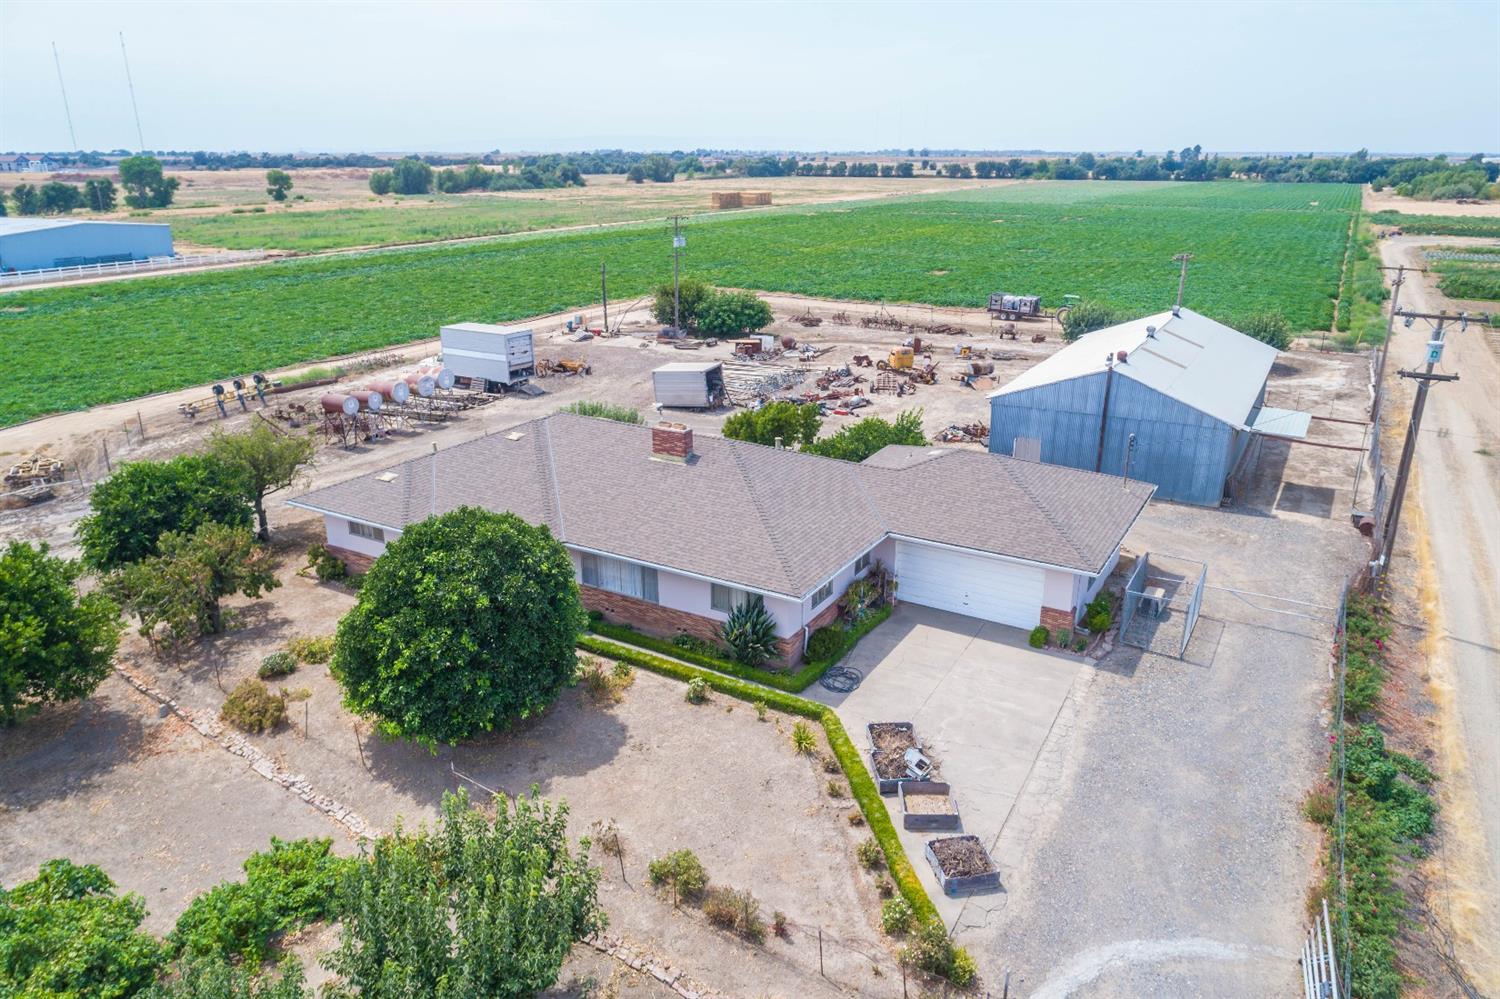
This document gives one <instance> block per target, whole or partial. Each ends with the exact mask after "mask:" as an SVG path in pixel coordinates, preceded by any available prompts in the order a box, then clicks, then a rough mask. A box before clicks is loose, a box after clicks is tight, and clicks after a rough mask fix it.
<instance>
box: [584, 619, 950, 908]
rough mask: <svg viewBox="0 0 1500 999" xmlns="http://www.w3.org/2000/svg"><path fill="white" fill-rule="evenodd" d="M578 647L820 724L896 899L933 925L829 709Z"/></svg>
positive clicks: (613, 651)
mask: <svg viewBox="0 0 1500 999" xmlns="http://www.w3.org/2000/svg"><path fill="white" fill-rule="evenodd" d="M873 616H874V615H872V617H873ZM862 623H863V622H862ZM870 627H874V625H873V624H872V625H870ZM851 630H852V629H851ZM865 630H868V628H867V629H865ZM633 634H634V633H633V632H632V635H633ZM669 644H670V643H669ZM578 647H579V648H581V649H583V650H585V651H587V652H592V653H594V654H595V655H600V656H606V657H608V658H610V659H617V660H622V661H624V662H628V663H630V664H631V665H633V666H636V667H639V668H640V669H646V670H650V671H651V672H653V673H659V674H661V675H662V676H667V677H671V678H672V679H674V680H681V681H683V682H684V683H686V682H688V681H690V680H695V679H697V680H702V681H703V682H704V683H706V684H707V685H708V686H709V687H710V688H712V689H713V690H716V691H718V692H719V693H721V694H726V695H728V696H730V697H734V698H737V699H739V700H741V701H748V702H749V703H751V704H755V703H757V702H760V703H764V704H765V705H766V706H767V707H771V708H774V709H776V710H777V711H781V712H783V713H785V714H789V715H796V716H798V717H801V718H810V719H812V720H813V721H816V722H818V723H819V724H821V725H822V726H823V731H824V733H826V734H827V736H828V745H829V746H830V747H831V748H832V749H833V755H834V756H835V757H836V758H837V759H838V762H839V766H840V767H842V768H843V771H844V776H845V778H846V779H848V781H849V790H850V793H851V795H852V796H853V798H854V801H855V803H856V804H858V805H859V808H860V811H861V812H863V813H864V817H865V822H866V823H868V825H869V827H870V832H871V833H872V834H874V836H875V839H876V841H877V842H878V843H879V844H880V848H881V849H882V850H884V851H885V859H886V864H887V866H888V867H889V868H890V872H891V877H892V878H893V879H894V880H895V882H896V885H897V887H898V888H899V889H900V891H901V897H902V898H904V899H906V901H907V903H908V904H909V905H910V906H911V907H912V910H913V911H915V912H916V913H917V914H918V915H919V916H920V917H921V918H922V919H924V920H926V919H932V918H935V917H936V916H937V909H936V907H934V906H933V904H932V899H930V898H928V897H927V892H926V890H925V889H923V887H922V883H921V882H920V881H918V880H917V872H916V871H915V870H914V869H913V868H912V866H911V861H909V860H908V859H907V857H906V850H905V849H903V848H902V846H901V840H900V838H899V837H898V836H897V835H896V827H895V825H894V824H893V823H892V822H891V816H890V813H889V812H887V811H886V808H885V802H884V801H883V800H881V797H880V791H879V789H878V788H876V786H875V781H874V779H872V778H871V777H870V772H869V771H868V770H866V769H865V765H864V760H863V759H861V758H860V752H859V750H858V749H856V748H855V747H854V743H853V742H852V741H851V740H850V739H849V734H848V733H847V732H845V731H844V726H843V723H842V722H840V721H839V718H838V715H837V714H835V713H834V712H833V711H832V710H831V709H830V708H827V707H825V706H823V705H822V704H818V703H817V702H816V701H809V700H807V699H806V698H803V697H797V696H794V695H792V694H789V693H786V692H784V691H781V690H770V689H767V688H766V687H764V686H761V685H759V684H753V683H748V682H746V681H744V680H741V679H738V678H737V677H734V676H726V675H724V674H723V673H722V672H718V671H714V670H703V669H698V668H697V667H695V666H689V665H687V664H685V663H681V662H673V661H672V660H670V659H664V658H662V657H661V656H657V655H652V654H651V653H649V652H645V651H642V650H641V649H633V648H630V647H628V646H625V645H620V644H618V643H616V642H611V641H608V640H606V639H603V638H600V637H598V636H596V635H582V636H580V637H579V639H578Z"/></svg>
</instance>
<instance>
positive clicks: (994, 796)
mask: <svg viewBox="0 0 1500 999" xmlns="http://www.w3.org/2000/svg"><path fill="white" fill-rule="evenodd" d="M843 665H846V666H852V667H854V668H855V669H857V670H859V671H860V672H861V673H863V674H864V681H863V682H862V683H861V684H860V686H859V688H858V689H857V690H855V691H853V692H852V693H849V694H836V693H833V692H831V691H828V690H825V689H824V688H823V687H822V686H821V685H819V684H814V685H813V686H811V687H809V688H808V689H807V690H806V691H804V696H806V697H811V698H813V699H814V700H817V701H821V702H822V703H824V704H828V705H831V706H833V708H834V709H835V710H836V711H837V712H838V715H839V718H840V720H842V721H843V723H844V726H845V728H847V729H848V731H849V735H850V737H851V738H852V739H854V740H855V743H856V744H858V745H860V746H861V747H862V748H863V747H867V746H868V738H867V736H866V734H865V726H866V725H868V724H869V723H871V722H880V721H909V722H911V723H912V724H913V725H915V727H916V735H917V741H918V742H919V743H920V744H921V745H922V746H923V747H924V749H925V750H926V751H927V752H928V753H929V755H930V756H932V758H933V759H934V761H935V762H936V764H937V767H938V770H939V777H940V779H941V780H944V781H947V782H948V783H949V784H951V785H953V794H954V797H955V799H956V800H957V802H958V808H959V814H960V817H961V818H962V820H963V832H964V833H970V834H973V835H975V836H978V837H979V838H980V839H981V840H982V841H983V842H984V843H985V845H986V846H987V847H988V848H990V850H991V853H992V855H993V856H994V859H995V861H996V865H997V866H998V867H999V869H1000V874H1001V890H1002V891H1004V889H1005V880H1006V876H1007V874H1008V873H1009V871H1011V870H1013V869H1014V862H1015V861H1016V860H1018V859H1019V858H1007V857H1005V856H1004V855H1003V852H1002V853H996V850H995V847H996V844H997V843H998V842H999V841H1000V834H1001V832H1002V831H1003V830H1004V828H1005V827H1006V825H1007V822H1008V821H1010V820H1011V818H1012V816H1013V810H1014V806H1015V803H1016V799H1017V798H1018V797H1019V796H1020V794H1021V789H1022V788H1023V787H1024V786H1025V784H1026V781H1027V779H1028V777H1029V776H1030V775H1031V773H1032V768H1033V765H1034V764H1035V762H1036V759H1037V757H1038V755H1039V754H1040V752H1041V749H1042V746H1043V744H1044V743H1045V742H1046V740H1047V737H1048V735H1049V733H1051V732H1052V730H1053V727H1054V725H1055V724H1056V723H1057V721H1058V717H1059V714H1060V713H1061V712H1062V711H1063V709H1064V706H1065V705H1066V703H1067V701H1068V697H1069V692H1070V691H1071V690H1072V689H1073V685H1074V681H1075V680H1076V679H1077V678H1078V677H1079V676H1080V675H1081V674H1082V673H1084V672H1086V671H1087V670H1088V669H1089V667H1088V665H1087V664H1086V663H1085V661H1084V660H1083V659H1081V658H1079V657H1077V656H1072V655H1067V654H1063V653H1056V652H1044V651H1039V650H1037V649H1033V648H1031V647H1030V646H1028V645H1027V644H1026V633H1025V632H1023V631H1019V630H1017V629H1015V628H1008V627H1005V626H1003V625H998V624H991V623H989V622H987V621H980V620H978V619H976V618H971V617H964V616H962V615H959V614H950V613H948V612H946V611H938V610H931V609H929V608H926V607H918V606H915V605H910V604H903V605H901V607H899V608H898V609H897V611H896V612H895V613H894V614H892V615H891V617H890V619H889V620H888V621H886V622H885V623H884V624H882V625H881V626H880V627H878V628H876V629H875V630H874V631H872V632H871V633H870V634H869V635H867V636H866V637H865V638H864V640H863V641H862V642H860V644H859V645H858V646H857V647H856V648H855V650H854V652H853V653H852V654H851V655H850V656H849V658H848V659H846V660H845V661H844V663H843ZM867 759H868V757H867ZM885 802H886V807H887V808H888V809H889V810H890V812H891V820H892V821H893V822H894V823H895V825H896V828H897V829H898V830H900V831H901V842H902V845H903V846H904V847H905V848H906V852H907V855H908V856H909V857H910V858H911V862H912V864H913V866H915V867H916V869H917V873H918V875H919V876H920V877H921V879H922V883H923V885H924V886H925V887H926V888H927V892H928V894H929V895H931V896H932V899H933V901H934V902H936V903H937V906H938V911H939V912H941V913H942V915H943V917H944V920H945V921H946V922H947V923H948V924H949V925H950V926H952V925H953V924H954V923H955V922H956V921H957V920H958V919H959V917H960V913H962V912H963V911H964V909H965V900H964V899H953V898H947V897H946V896H944V895H943V893H942V890H941V889H940V888H939V887H938V883H937V879H936V877H935V876H934V875H933V873H932V868H931V865H930V864H928V863H927V861H926V859H925V857H924V856H923V847H924V846H925V844H926V842H927V840H928V839H931V838H933V837H934V836H943V835H952V834H949V833H930V832H927V833H918V832H906V831H905V830H903V829H902V827H901V805H900V800H899V799H898V798H896V797H890V798H887V799H885ZM986 897H987V896H976V897H975V898H974V899H973V904H974V905H976V906H979V907H981V908H983V907H984V906H985V898H986ZM989 897H993V896H989ZM964 921H965V922H969V918H968V917H967V916H965V917H964Z"/></svg>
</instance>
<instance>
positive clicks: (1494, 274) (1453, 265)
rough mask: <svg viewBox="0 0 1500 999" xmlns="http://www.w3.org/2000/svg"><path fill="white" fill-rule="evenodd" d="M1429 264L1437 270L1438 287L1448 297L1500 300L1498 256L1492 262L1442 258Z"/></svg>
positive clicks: (1499, 265) (1499, 262)
mask: <svg viewBox="0 0 1500 999" xmlns="http://www.w3.org/2000/svg"><path fill="white" fill-rule="evenodd" d="M1430 266H1431V267H1432V268H1433V269H1434V270H1436V271H1437V272H1438V275H1439V277H1438V288H1440V289H1442V292H1443V294H1445V295H1447V296H1448V297H1449V298H1458V299H1463V300H1466V301H1484V302H1500V258H1497V259H1496V261H1495V263H1493V264H1488V263H1478V262H1473V261H1462V260H1443V261H1438V262H1436V263H1433V264H1431V265H1430Z"/></svg>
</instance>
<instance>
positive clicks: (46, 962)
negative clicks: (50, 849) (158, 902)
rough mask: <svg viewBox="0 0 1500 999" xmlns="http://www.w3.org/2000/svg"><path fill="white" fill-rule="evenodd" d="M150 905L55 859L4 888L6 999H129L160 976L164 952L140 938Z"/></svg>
mask: <svg viewBox="0 0 1500 999" xmlns="http://www.w3.org/2000/svg"><path fill="white" fill-rule="evenodd" d="M145 917H146V903H145V902H144V901H143V900H142V899H141V897H140V896H139V895H134V894H132V895H125V896H119V895H116V894H115V884H114V882H113V881H111V880H110V879H109V877H108V875H106V874H105V873H104V872H103V871H101V870H100V869H99V868H97V867H95V866H94V865H92V864H87V865H83V866H79V865H76V864H74V863H73V862H72V861H69V860H62V859H59V860H49V861H47V862H46V863H45V864H43V865H42V866H41V870H40V871H39V872H38V873H37V876H36V878H35V879H34V880H31V881H27V882H24V883H22V884H19V885H17V886H16V887H14V888H11V889H0V994H4V995H8V996H38V997H40V996H79V997H83V996H88V997H92V999H125V997H128V996H133V995H136V994H137V993H138V992H139V990H141V989H142V988H144V987H145V986H147V985H149V984H150V983H151V981H152V980H153V979H154V978H155V977H156V972H157V969H158V968H159V967H160V966H161V964H162V959H163V953H162V945H161V944H160V943H158V942H157V941H156V939H155V938H154V937H151V936H149V935H147V934H145V933H142V932H140V929H139V927H140V925H141V920H142V919H144V918H145Z"/></svg>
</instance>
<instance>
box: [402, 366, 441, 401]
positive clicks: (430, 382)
mask: <svg viewBox="0 0 1500 999" xmlns="http://www.w3.org/2000/svg"><path fill="white" fill-rule="evenodd" d="M402 381H404V382H405V383H406V385H407V387H408V388H410V389H411V390H412V391H413V392H415V393H417V395H419V396H421V397H422V398H423V399H428V398H431V396H432V393H434V392H436V391H437V379H436V378H434V377H432V376H431V375H424V374H422V373H421V372H420V371H418V372H415V373H413V374H410V375H407V376H406V377H405V378H403V379H402Z"/></svg>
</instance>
